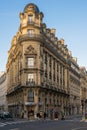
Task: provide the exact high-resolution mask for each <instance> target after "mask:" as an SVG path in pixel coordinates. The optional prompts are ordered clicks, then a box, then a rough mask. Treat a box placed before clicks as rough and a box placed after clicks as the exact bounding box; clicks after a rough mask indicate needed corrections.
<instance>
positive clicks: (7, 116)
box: [0, 112, 12, 120]
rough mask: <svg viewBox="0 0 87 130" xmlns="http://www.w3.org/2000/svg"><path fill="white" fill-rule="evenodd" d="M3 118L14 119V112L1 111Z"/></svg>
mask: <svg viewBox="0 0 87 130" xmlns="http://www.w3.org/2000/svg"><path fill="white" fill-rule="evenodd" d="M0 118H1V119H3V120H4V119H12V114H11V113H10V112H0Z"/></svg>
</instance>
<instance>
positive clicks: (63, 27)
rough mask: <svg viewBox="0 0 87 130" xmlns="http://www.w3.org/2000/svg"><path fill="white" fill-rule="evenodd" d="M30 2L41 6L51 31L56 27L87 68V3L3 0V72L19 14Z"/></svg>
mask: <svg viewBox="0 0 87 130" xmlns="http://www.w3.org/2000/svg"><path fill="white" fill-rule="evenodd" d="M28 3H35V4H36V5H37V6H38V7H39V10H40V11H41V12H43V13H44V19H43V22H45V23H46V25H47V28H55V29H56V36H57V37H58V38H59V39H61V38H63V39H64V40H65V44H67V46H68V48H69V50H71V51H72V55H73V57H77V58H78V64H79V65H80V66H85V67H86V68H87V58H86V57H87V54H86V53H87V0H14V1H12V0H0V43H1V44H0V45H1V46H0V71H3V70H5V68H6V62H7V57H8V50H9V48H10V45H11V40H12V38H13V36H14V35H15V34H16V32H17V31H18V28H19V25H20V19H19V14H20V12H23V9H24V7H25V6H26V5H27V4H28Z"/></svg>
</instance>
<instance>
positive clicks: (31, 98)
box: [28, 90, 34, 102]
mask: <svg viewBox="0 0 87 130" xmlns="http://www.w3.org/2000/svg"><path fill="white" fill-rule="evenodd" d="M28 102H34V92H33V91H32V90H30V91H29V92H28Z"/></svg>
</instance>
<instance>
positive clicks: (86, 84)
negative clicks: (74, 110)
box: [80, 67, 87, 115]
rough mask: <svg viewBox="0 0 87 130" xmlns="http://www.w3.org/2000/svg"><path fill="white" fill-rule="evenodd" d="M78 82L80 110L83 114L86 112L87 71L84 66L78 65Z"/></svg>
mask: <svg viewBox="0 0 87 130" xmlns="http://www.w3.org/2000/svg"><path fill="white" fill-rule="evenodd" d="M80 83H81V86H80V98H81V112H82V114H83V115H84V114H85V113H87V71H86V68H85V67H80Z"/></svg>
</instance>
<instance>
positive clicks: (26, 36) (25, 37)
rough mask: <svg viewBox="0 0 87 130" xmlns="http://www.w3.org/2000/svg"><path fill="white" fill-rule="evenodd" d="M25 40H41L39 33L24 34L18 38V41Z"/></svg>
mask: <svg viewBox="0 0 87 130" xmlns="http://www.w3.org/2000/svg"><path fill="white" fill-rule="evenodd" d="M27 40H35V41H43V37H42V35H41V34H24V35H21V36H20V37H19V38H18V42H23V41H27Z"/></svg>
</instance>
